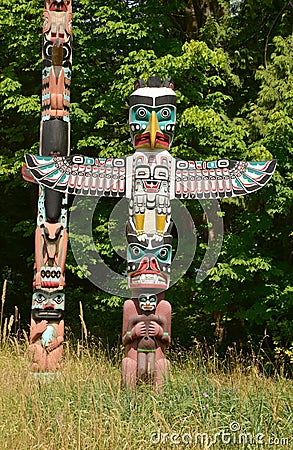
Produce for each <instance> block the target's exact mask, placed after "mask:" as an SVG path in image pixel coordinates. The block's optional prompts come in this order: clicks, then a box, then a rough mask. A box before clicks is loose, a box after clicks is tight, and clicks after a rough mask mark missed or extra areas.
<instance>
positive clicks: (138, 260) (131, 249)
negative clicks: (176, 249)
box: [127, 239, 172, 290]
mask: <svg viewBox="0 0 293 450" xmlns="http://www.w3.org/2000/svg"><path fill="white" fill-rule="evenodd" d="M171 256H172V246H171V245H170V244H165V243H162V244H161V245H157V246H156V247H153V246H152V245H151V241H150V240H148V239H147V240H146V241H144V242H140V243H133V242H132V243H130V244H129V245H128V248H127V262H128V266H127V273H128V279H129V287H130V288H131V289H145V288H148V289H150V288H151V289H160V290H165V289H168V286H169V282H170V266H171Z"/></svg>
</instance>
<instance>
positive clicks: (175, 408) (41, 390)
mask: <svg viewBox="0 0 293 450" xmlns="http://www.w3.org/2000/svg"><path fill="white" fill-rule="evenodd" d="M172 355H173V357H174V358H175V359H174V361H172V362H171V366H172V372H171V379H170V382H169V383H168V384H166V386H165V387H164V389H163V391H162V392H160V393H155V392H153V391H152V389H151V388H150V387H149V386H147V385H143V386H140V387H138V388H137V390H136V391H135V392H127V391H126V390H125V389H123V388H122V387H121V383H120V362H121V358H122V353H121V352H120V351H118V350H117V354H116V355H114V356H113V357H109V356H108V355H107V354H106V352H105V351H102V350H101V349H97V348H94V347H93V348H91V349H89V348H87V347H82V346H81V345H79V346H78V348H75V351H74V352H73V350H70V346H69V344H66V345H65V357H64V366H63V370H62V371H61V372H60V373H59V374H54V375H51V376H44V375H42V376H40V375H39V376H37V377H35V376H34V375H33V374H32V373H31V372H30V370H29V359H28V353H27V348H26V345H25V344H24V343H23V344H20V343H19V342H18V341H17V340H16V339H14V340H13V339H12V338H9V339H6V341H5V343H4V344H2V347H1V350H0V375H1V389H0V449H1V450H4V449H9V450H32V449H35V450H53V449H54V450H57V449H58V450H71V449H72V450H79V449H82V450H86V449H87V450H93V449H101V450H107V449H109V450H115V449H117V450H123V449H127V450H129V449H139V450H140V449H141V450H147V449H154V448H155V449H163V448H164V449H172V448H174V449H182V448H199V449H200V448H202V449H207V448H212V449H228V448H229V449H238V448H239V449H242V448H243V449H250V448H251V449H267V448H269V449H292V448H293V439H292V438H291V434H292V429H293V421H292V398H293V389H292V383H291V381H290V380H288V379H286V377H284V376H279V375H275V376H270V377H268V376H265V374H264V372H263V370H261V369H260V365H259V364H258V361H257V357H255V358H251V360H250V362H248V361H245V360H243V359H241V357H240V356H239V355H237V354H236V352H234V350H232V349H231V350H230V353H229V354H228V355H227V359H226V361H225V362H224V363H223V362H222V363H220V362H219V359H218V358H217V356H216V355H215V354H209V353H208V352H204V351H194V352H189V353H184V352H182V351H179V350H178V351H176V350H173V352H172Z"/></svg>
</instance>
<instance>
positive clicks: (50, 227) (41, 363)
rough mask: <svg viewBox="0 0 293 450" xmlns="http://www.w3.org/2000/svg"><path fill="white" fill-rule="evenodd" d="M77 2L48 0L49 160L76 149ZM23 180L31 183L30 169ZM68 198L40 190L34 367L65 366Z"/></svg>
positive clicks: (45, 146)
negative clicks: (72, 140) (73, 140)
mask: <svg viewBox="0 0 293 450" xmlns="http://www.w3.org/2000/svg"><path fill="white" fill-rule="evenodd" d="M71 9H72V8H71V0H64V1H63V0H53V1H52V0H46V1H45V8H44V12H43V41H42V119H41V126H40V152H39V154H40V155H42V156H43V157H49V156H50V155H51V156H52V155H60V156H61V155H62V156H66V155H68V154H69V151H70V122H69V106H70V80H71V41H72V35H71V20H72V13H71ZM23 176H24V178H25V179H26V180H28V181H31V179H30V174H29V172H28V171H27V170H26V168H24V170H23ZM66 226H67V196H66V194H63V193H60V192H56V191H53V190H52V189H48V188H47V187H43V186H41V185H40V186H39V198H38V214H37V228H36V232H35V266H34V279H33V298H32V309H31V328H30V353H31V358H32V369H33V370H35V371H45V372H46V371H52V370H56V369H58V368H59V367H60V362H61V358H62V353H63V340H64V318H63V316H64V306H65V293H64V287H65V277H64V269H65V258H66V250H67V231H66Z"/></svg>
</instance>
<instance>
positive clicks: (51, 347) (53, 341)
mask: <svg viewBox="0 0 293 450" xmlns="http://www.w3.org/2000/svg"><path fill="white" fill-rule="evenodd" d="M61 342H62V341H61ZM61 342H60V339H58V338H53V339H51V340H50V342H49V344H48V346H47V347H46V350H47V352H52V350H55V348H57V347H59V345H60V344H61Z"/></svg>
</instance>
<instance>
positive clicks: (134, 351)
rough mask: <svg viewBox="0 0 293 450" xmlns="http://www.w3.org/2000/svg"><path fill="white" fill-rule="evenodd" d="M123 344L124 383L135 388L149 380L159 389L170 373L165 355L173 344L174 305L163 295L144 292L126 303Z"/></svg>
mask: <svg viewBox="0 0 293 450" xmlns="http://www.w3.org/2000/svg"><path fill="white" fill-rule="evenodd" d="M122 342H123V344H124V345H125V346H126V357H125V358H124V359H123V361H122V377H123V383H124V384H126V385H127V386H133V387H134V386H135V385H136V384H137V383H139V382H142V381H147V382H153V383H154V385H155V386H157V387H160V386H161V385H162V384H163V382H164V381H165V380H166V378H168V374H169V361H168V360H167V359H166V357H165V352H166V349H167V347H168V346H169V345H170V342H171V305H170V303H169V302H167V301H166V300H164V296H163V294H158V295H157V296H156V295H155V294H150V295H148V294H145V293H144V294H141V295H140V296H139V297H138V298H133V299H132V300H127V301H126V302H125V303H124V310H123V330H122Z"/></svg>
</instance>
